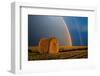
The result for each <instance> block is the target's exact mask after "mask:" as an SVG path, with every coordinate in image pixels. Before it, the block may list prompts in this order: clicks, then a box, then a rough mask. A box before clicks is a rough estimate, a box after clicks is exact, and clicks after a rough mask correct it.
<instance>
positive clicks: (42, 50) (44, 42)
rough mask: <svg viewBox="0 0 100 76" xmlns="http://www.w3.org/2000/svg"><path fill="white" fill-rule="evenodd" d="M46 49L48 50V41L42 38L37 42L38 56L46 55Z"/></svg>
mask: <svg viewBox="0 0 100 76" xmlns="http://www.w3.org/2000/svg"><path fill="white" fill-rule="evenodd" d="M48 48H49V40H48V39H46V38H42V39H40V41H39V50H38V51H39V53H40V54H46V53H48Z"/></svg>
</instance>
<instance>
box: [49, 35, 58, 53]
mask: <svg viewBox="0 0 100 76" xmlns="http://www.w3.org/2000/svg"><path fill="white" fill-rule="evenodd" d="M49 42H50V43H49V54H57V53H58V52H59V41H58V39H57V38H55V37H53V38H50V41H49Z"/></svg>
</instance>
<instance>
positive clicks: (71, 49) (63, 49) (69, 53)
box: [28, 46, 88, 61]
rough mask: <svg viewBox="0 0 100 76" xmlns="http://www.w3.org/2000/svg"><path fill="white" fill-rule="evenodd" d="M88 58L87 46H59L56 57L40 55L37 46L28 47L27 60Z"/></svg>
mask: <svg viewBox="0 0 100 76" xmlns="http://www.w3.org/2000/svg"><path fill="white" fill-rule="evenodd" d="M78 58H88V47H87V46H59V53H58V54H56V55H51V54H40V53H39V52H38V46H32V47H29V50H28V60H29V61H32V60H52V59H78Z"/></svg>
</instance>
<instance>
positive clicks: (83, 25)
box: [28, 15, 88, 46]
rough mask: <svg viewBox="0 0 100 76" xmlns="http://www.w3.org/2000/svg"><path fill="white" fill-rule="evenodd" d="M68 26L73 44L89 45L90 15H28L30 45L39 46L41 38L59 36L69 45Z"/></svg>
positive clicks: (61, 41)
mask: <svg viewBox="0 0 100 76" xmlns="http://www.w3.org/2000/svg"><path fill="white" fill-rule="evenodd" d="M65 26H67V27H68V30H69V33H70V36H71V39H72V45H73V46H81V45H88V17H78V16H50V15H28V45H29V46H37V45H38V42H39V40H40V39H41V38H49V37H57V38H58V39H59V41H60V45H67V43H68V40H67V38H66V36H68V35H67V33H66V29H65Z"/></svg>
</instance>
